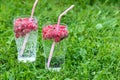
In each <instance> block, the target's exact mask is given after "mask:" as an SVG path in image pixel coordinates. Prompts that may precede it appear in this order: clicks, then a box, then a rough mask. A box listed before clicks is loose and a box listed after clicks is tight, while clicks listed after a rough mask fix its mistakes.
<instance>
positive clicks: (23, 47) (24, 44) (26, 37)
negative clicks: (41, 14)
mask: <svg viewBox="0 0 120 80" xmlns="http://www.w3.org/2000/svg"><path fill="white" fill-rule="evenodd" d="M37 2H38V0H35V2H34V5H33V8H32V12H31V15H30V19H31V18H32V17H33V15H34V10H35V7H36V4H37ZM29 35H30V34H29V33H28V34H26V36H25V39H24V42H23V45H22V48H21V51H20V56H22V55H23V53H24V50H25V47H26V44H27V42H28V38H29Z"/></svg>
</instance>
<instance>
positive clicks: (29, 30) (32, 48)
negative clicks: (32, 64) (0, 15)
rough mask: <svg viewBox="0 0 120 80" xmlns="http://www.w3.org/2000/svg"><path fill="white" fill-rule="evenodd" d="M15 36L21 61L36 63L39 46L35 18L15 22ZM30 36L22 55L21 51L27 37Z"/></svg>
mask: <svg viewBox="0 0 120 80" xmlns="http://www.w3.org/2000/svg"><path fill="white" fill-rule="evenodd" d="M14 34H15V40H16V45H17V50H18V60H19V61H24V62H26V61H35V59H36V46H37V34H38V25H37V20H36V19H35V18H29V17H26V18H16V19H15V20H14ZM28 34H29V37H28V40H27V43H26V45H25V49H24V52H23V54H22V55H21V49H22V47H23V43H24V39H25V36H26V35H28Z"/></svg>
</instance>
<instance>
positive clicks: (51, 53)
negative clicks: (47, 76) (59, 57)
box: [47, 42, 55, 68]
mask: <svg viewBox="0 0 120 80" xmlns="http://www.w3.org/2000/svg"><path fill="white" fill-rule="evenodd" d="M54 47H55V42H53V43H52V47H51V50H50V54H49V57H48V63H47V67H48V68H49V66H50V61H51V58H52V55H53V51H54Z"/></svg>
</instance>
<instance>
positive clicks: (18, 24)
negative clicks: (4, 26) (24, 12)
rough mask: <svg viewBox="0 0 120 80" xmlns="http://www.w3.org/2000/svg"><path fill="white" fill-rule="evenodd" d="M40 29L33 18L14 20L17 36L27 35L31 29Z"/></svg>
mask: <svg viewBox="0 0 120 80" xmlns="http://www.w3.org/2000/svg"><path fill="white" fill-rule="evenodd" d="M37 29H38V25H37V22H36V21H35V19H33V18H18V19H16V20H15V21H14V32H15V35H16V38H19V37H21V36H25V35H26V34H27V33H29V32H31V31H36V30H37Z"/></svg>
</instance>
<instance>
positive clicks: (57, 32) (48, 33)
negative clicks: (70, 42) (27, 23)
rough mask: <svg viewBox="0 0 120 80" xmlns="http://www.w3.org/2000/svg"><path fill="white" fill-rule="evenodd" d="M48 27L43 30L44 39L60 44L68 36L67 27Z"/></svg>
mask: <svg viewBox="0 0 120 80" xmlns="http://www.w3.org/2000/svg"><path fill="white" fill-rule="evenodd" d="M56 27H57V25H56V24H55V25H47V26H45V27H44V28H43V29H42V37H43V39H53V40H54V41H55V42H60V41H61V40H62V39H64V38H66V37H67V36H68V31H67V29H66V26H63V25H59V26H58V28H56Z"/></svg>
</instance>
